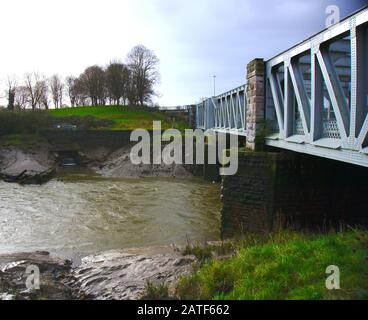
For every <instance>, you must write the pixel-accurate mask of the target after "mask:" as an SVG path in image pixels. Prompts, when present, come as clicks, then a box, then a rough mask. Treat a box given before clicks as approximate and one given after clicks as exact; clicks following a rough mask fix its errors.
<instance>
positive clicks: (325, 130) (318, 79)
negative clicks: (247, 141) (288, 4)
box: [196, 7, 368, 167]
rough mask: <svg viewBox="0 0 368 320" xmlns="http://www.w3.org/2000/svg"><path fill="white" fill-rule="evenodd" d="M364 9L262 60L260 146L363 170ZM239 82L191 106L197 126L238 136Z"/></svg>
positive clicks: (243, 109)
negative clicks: (262, 142) (263, 134)
mask: <svg viewBox="0 0 368 320" xmlns="http://www.w3.org/2000/svg"><path fill="white" fill-rule="evenodd" d="M367 78H368V8H367V7H366V8H364V9H362V10H360V11H358V12H356V13H354V14H353V15H351V16H350V17H348V18H346V19H344V20H342V21H341V22H340V23H338V24H335V25H333V26H331V27H330V28H328V29H325V30H323V31H321V32H320V33H318V34H316V35H314V36H312V37H311V38H309V39H307V40H305V41H303V42H301V43H300V44H298V45H296V46H294V47H292V48H290V49H289V50H287V51H285V52H283V53H281V54H279V55H278V56H276V57H274V58H272V59H270V60H268V61H266V62H265V89H266V90H265V99H264V100H265V103H264V108H265V109H264V111H265V123H266V132H267V135H266V138H265V144H266V145H268V146H272V147H276V148H282V149H287V150H292V151H295V152H301V153H306V154H310V155H315V156H320V157H325V158H329V159H333V160H338V161H344V162H348V163H352V164H355V165H360V166H365V167H368V79H367ZM247 102H248V98H247V86H246V85H243V86H241V87H239V88H236V89H234V90H231V91H229V92H226V93H223V94H221V95H218V96H215V97H212V98H209V99H206V100H204V101H203V102H201V103H200V104H198V105H197V106H196V112H197V118H196V124H197V128H201V129H204V130H207V129H212V130H214V131H217V132H226V133H231V134H237V135H243V136H246V135H247V134H246V125H247V123H246V114H247Z"/></svg>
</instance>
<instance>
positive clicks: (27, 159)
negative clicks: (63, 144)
mask: <svg viewBox="0 0 368 320" xmlns="http://www.w3.org/2000/svg"><path fill="white" fill-rule="evenodd" d="M132 147H133V144H132V143H128V144H127V145H125V146H123V147H120V148H111V147H103V146H98V147H90V146H87V147H82V148H81V149H77V151H75V150H74V151H73V150H72V151H67V152H65V151H63V152H61V153H59V152H58V151H56V148H55V146H53V145H51V144H50V143H49V142H47V141H41V142H38V143H36V144H31V145H22V144H20V145H5V146H1V145H0V179H3V180H4V181H6V182H19V183H21V184H24V183H29V184H32V183H33V184H42V183H45V182H47V181H48V180H49V179H51V178H53V177H54V176H55V173H56V170H57V168H58V167H59V165H60V163H61V162H62V161H63V159H62V157H63V155H64V156H65V155H69V157H70V154H71V156H72V157H75V161H76V162H77V163H78V164H79V165H81V166H82V167H86V168H88V169H90V170H92V171H93V172H95V173H97V174H99V175H101V176H104V177H109V178H128V177H129V178H139V177H172V178H186V177H191V176H193V171H194V170H193V166H184V165H179V164H175V163H174V164H170V165H168V164H165V161H162V163H161V164H159V165H156V164H140V165H135V164H133V163H132V161H131V159H130V151H131V148H132ZM164 147H165V145H163V146H162V148H163V149H164ZM69 148H70V149H71V147H70V146H69ZM168 156H169V155H167V154H165V153H164V154H163V160H165V157H166V158H167V157H168Z"/></svg>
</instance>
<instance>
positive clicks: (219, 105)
mask: <svg viewBox="0 0 368 320" xmlns="http://www.w3.org/2000/svg"><path fill="white" fill-rule="evenodd" d="M246 109H247V93H246V85H242V86H240V87H238V88H235V89H233V90H230V91H228V92H225V93H222V94H220V95H218V96H214V97H211V98H208V99H205V100H203V101H202V102H201V103H199V104H197V106H196V112H197V128H200V129H203V130H207V129H212V130H214V131H217V132H227V133H234V134H238V135H245V130H246Z"/></svg>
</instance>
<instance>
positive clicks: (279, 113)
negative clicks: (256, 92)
mask: <svg viewBox="0 0 368 320" xmlns="http://www.w3.org/2000/svg"><path fill="white" fill-rule="evenodd" d="M267 74H268V81H269V83H270V87H271V94H272V100H273V103H274V105H275V111H276V118H277V123H278V125H279V130H280V135H281V138H284V115H283V112H282V108H281V106H282V104H283V101H281V99H280V94H279V93H278V91H277V86H276V80H275V75H274V74H273V72H272V70H269V71H268V72H267Z"/></svg>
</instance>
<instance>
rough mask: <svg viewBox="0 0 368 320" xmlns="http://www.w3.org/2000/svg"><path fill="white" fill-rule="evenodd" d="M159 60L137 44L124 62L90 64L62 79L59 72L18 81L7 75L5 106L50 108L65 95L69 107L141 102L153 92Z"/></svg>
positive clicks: (26, 76) (145, 101) (61, 102)
mask: <svg viewBox="0 0 368 320" xmlns="http://www.w3.org/2000/svg"><path fill="white" fill-rule="evenodd" d="M158 64H159V60H158V58H157V57H156V55H155V54H154V52H153V51H151V50H149V49H147V48H146V47H144V46H142V45H139V46H136V47H134V48H133V49H132V50H131V51H130V52H129V54H128V56H127V58H126V63H123V62H120V61H112V62H110V63H109V65H108V66H107V67H105V68H103V67H101V66H98V65H94V66H90V67H88V68H86V69H85V71H84V72H83V73H82V74H81V75H79V76H78V77H74V76H69V77H67V78H66V79H65V80H64V79H62V77H60V76H59V75H58V74H55V75H53V76H52V77H50V78H46V77H45V76H43V75H42V74H40V73H38V72H33V73H27V74H25V75H24V77H23V81H22V83H21V84H19V83H18V81H17V80H16V79H15V78H14V77H13V78H10V77H8V81H7V86H8V87H7V96H8V108H9V109H15V108H19V109H26V108H32V109H49V107H50V105H51V102H52V104H53V105H54V107H55V108H62V107H63V106H64V103H63V102H64V98H65V97H67V98H68V99H69V101H70V105H71V106H72V107H74V106H85V105H106V104H107V103H108V104H115V105H120V104H124V105H126V104H128V103H129V104H131V105H138V104H140V105H144V104H147V103H149V102H151V100H152V97H153V96H154V95H155V91H154V86H155V84H157V82H158V81H159V72H158Z"/></svg>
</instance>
